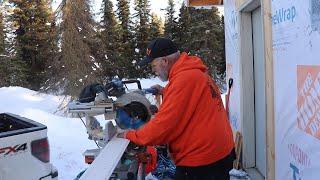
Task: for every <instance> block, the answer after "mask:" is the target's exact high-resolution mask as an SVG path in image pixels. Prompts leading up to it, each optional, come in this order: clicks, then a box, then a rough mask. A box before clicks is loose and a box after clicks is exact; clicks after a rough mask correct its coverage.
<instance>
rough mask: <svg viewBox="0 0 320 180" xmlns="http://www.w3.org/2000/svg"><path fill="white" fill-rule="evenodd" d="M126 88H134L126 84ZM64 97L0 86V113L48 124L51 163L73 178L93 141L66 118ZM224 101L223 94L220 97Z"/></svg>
mask: <svg viewBox="0 0 320 180" xmlns="http://www.w3.org/2000/svg"><path fill="white" fill-rule="evenodd" d="M155 84H160V85H162V86H165V84H166V83H164V82H161V81H160V80H159V79H157V78H153V79H142V80H141V85H142V88H148V87H150V86H152V85H155ZM128 88H129V89H135V88H137V87H136V85H134V84H130V85H128ZM66 98H68V97H64V96H53V95H48V94H42V93H38V92H35V91H31V90H29V89H25V88H21V87H2V88H0V99H1V103H0V113H2V112H10V113H13V114H17V115H20V116H23V117H26V118H29V119H32V120H34V121H37V122H40V123H42V124H45V125H46V126H47V127H48V137H49V143H50V156H51V163H52V164H54V166H56V168H57V169H58V171H59V179H60V180H71V179H74V178H75V177H76V176H77V174H78V173H79V172H80V171H82V170H84V169H86V167H87V165H86V164H85V163H84V158H83V156H82V153H83V152H84V151H85V150H86V149H92V148H96V145H95V143H94V142H93V141H91V140H88V139H87V137H88V136H87V133H86V129H85V127H84V126H83V124H82V122H81V120H80V119H78V118H69V117H68V116H67V113H66V112H64V111H65V109H64V110H60V109H63V108H61V107H64V106H66V102H67V101H68V100H67V99H66ZM148 98H149V100H152V99H150V97H148ZM222 99H223V100H224V96H222Z"/></svg>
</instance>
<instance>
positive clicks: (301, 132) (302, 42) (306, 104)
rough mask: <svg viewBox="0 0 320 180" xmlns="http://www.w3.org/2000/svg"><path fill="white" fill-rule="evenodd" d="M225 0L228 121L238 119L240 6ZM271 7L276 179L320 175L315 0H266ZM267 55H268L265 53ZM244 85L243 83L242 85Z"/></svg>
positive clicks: (319, 38) (319, 36) (319, 26)
mask: <svg viewBox="0 0 320 180" xmlns="http://www.w3.org/2000/svg"><path fill="white" fill-rule="evenodd" d="M247 1H248V0H225V1H224V7H225V9H224V12H225V35H226V61H227V79H228V78H230V77H231V78H233V79H234V86H233V89H232V91H231V97H230V114H229V115H230V122H231V125H232V128H233V130H234V131H241V130H242V129H243V128H242V124H243V123H242V122H243V119H241V117H243V116H242V114H241V113H242V112H241V111H242V108H243V107H242V99H241V94H242V93H241V91H242V90H241V88H242V87H241V86H240V85H241V82H242V81H246V80H245V79H240V78H241V73H242V72H241V71H242V70H241V64H240V62H241V61H240V60H241V59H240V50H241V49H240V48H241V47H240V32H239V27H240V25H241V22H240V15H239V12H238V10H239V7H241V6H243V4H245V3H246V2H247ZM270 1H271V7H272V12H271V13H270V12H265V11H262V12H263V13H267V14H270V15H271V16H270V17H271V18H272V42H273V54H271V56H273V77H274V115H275V119H274V121H275V154H274V156H275V179H277V180H292V179H293V180H299V179H301V180H303V179H307V180H318V179H320V171H319V170H320V1H319V0H306V1H299V0H291V1H283V0H282V1H281V0H270ZM266 59H267V58H266ZM243 88H244V87H243Z"/></svg>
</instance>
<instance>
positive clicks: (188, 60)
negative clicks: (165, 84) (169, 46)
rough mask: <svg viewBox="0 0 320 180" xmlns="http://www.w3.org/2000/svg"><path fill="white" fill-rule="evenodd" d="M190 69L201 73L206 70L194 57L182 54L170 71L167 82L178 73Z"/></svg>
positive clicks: (199, 60)
mask: <svg viewBox="0 0 320 180" xmlns="http://www.w3.org/2000/svg"><path fill="white" fill-rule="evenodd" d="M191 69H199V70H200V71H202V72H207V70H208V69H207V67H206V66H205V65H204V64H203V62H202V60H201V59H200V58H198V57H196V56H188V54H187V53H185V52H183V53H181V55H180V57H179V59H178V60H177V62H176V63H175V64H174V65H173V66H172V68H171V69H170V73H169V80H170V79H171V78H173V77H174V76H175V75H177V74H179V73H180V72H183V71H187V70H191Z"/></svg>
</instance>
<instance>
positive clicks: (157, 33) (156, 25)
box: [149, 13, 163, 41]
mask: <svg viewBox="0 0 320 180" xmlns="http://www.w3.org/2000/svg"><path fill="white" fill-rule="evenodd" d="M162 27H163V25H162V20H161V18H160V17H158V16H157V14H155V13H152V15H151V24H150V35H149V41H152V40H153V39H155V38H158V37H161V36H163V30H162Z"/></svg>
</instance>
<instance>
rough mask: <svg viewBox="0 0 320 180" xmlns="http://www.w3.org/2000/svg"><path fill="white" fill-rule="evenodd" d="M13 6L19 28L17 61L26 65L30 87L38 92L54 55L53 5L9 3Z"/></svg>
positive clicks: (47, 1) (45, 1) (46, 2)
mask: <svg viewBox="0 0 320 180" xmlns="http://www.w3.org/2000/svg"><path fill="white" fill-rule="evenodd" d="M9 2H10V3H12V4H13V7H14V11H13V12H14V13H13V15H12V16H11V18H12V21H13V22H14V24H15V25H16V30H15V34H16V44H15V49H16V52H17V56H16V57H15V59H16V60H17V61H19V60H21V61H23V62H24V63H26V65H27V68H28V69H27V83H28V85H29V86H28V87H30V88H31V89H34V90H38V89H39V88H40V85H41V83H42V82H43V81H44V80H45V79H44V69H45V64H46V62H47V61H48V57H50V55H51V52H50V47H49V45H50V44H51V43H50V42H49V40H50V34H49V32H50V16H51V13H52V12H51V8H50V2H51V1H50V0H42V1H21V0H9ZM20 64H21V63H20Z"/></svg>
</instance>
